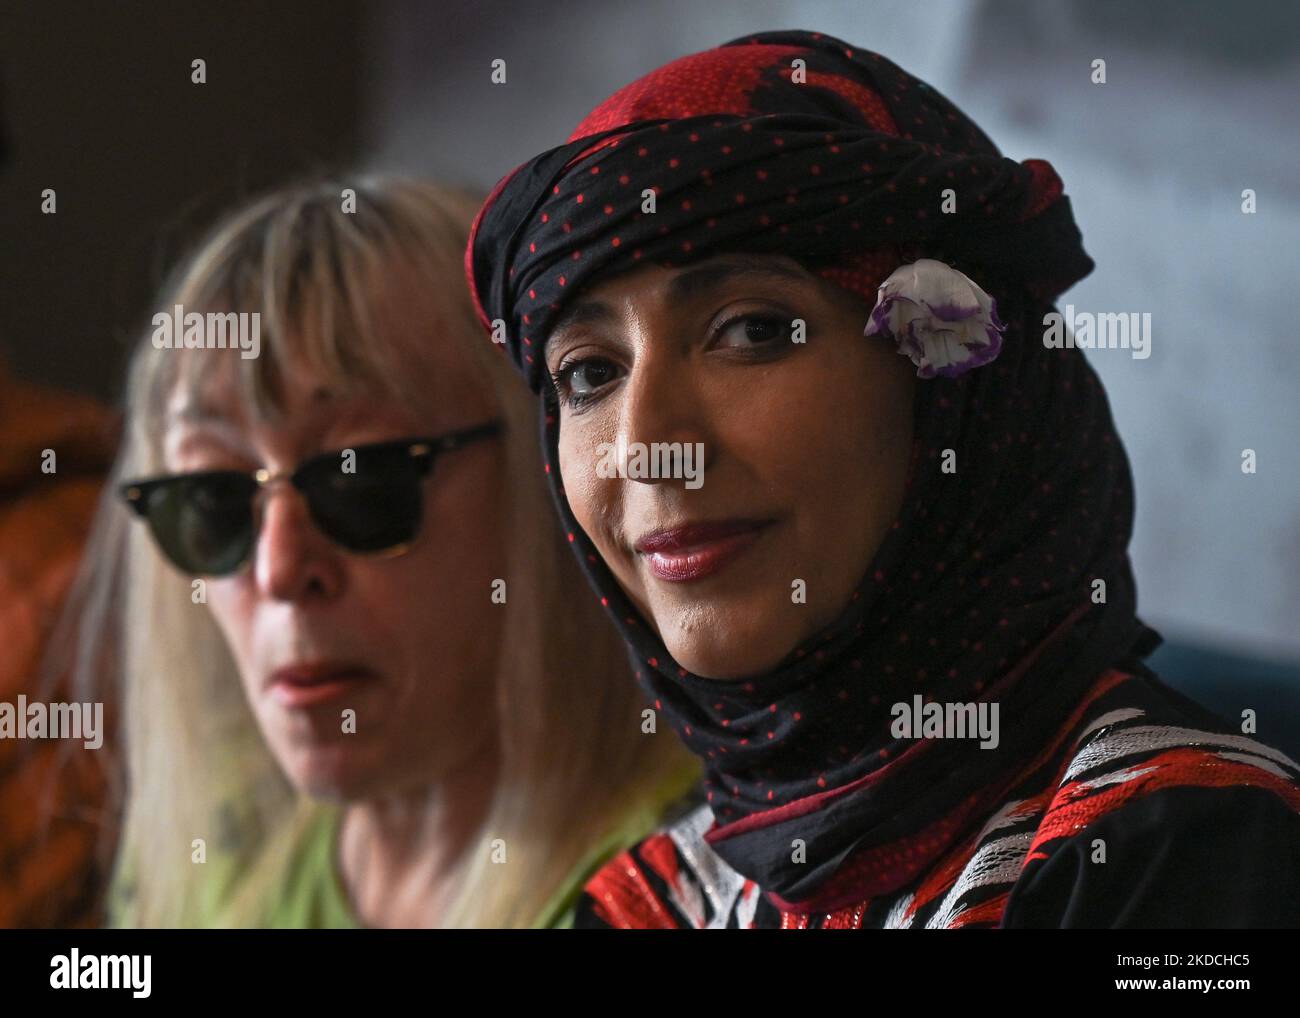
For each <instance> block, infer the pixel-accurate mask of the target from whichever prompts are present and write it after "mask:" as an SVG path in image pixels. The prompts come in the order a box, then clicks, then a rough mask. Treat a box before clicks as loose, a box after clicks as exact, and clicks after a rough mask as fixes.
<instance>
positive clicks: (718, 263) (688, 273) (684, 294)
mask: <svg viewBox="0 0 1300 1018" xmlns="http://www.w3.org/2000/svg"><path fill="white" fill-rule="evenodd" d="M746 277H753V278H765V279H771V278H773V277H776V278H779V279H784V280H789V281H792V282H797V283H807V282H808V278H809V277H808V274H807V273H806V272H804V271H803V269H801V268H798V267H795V266H789V265H785V264H783V263H782V262H779V261H772V260H771V259H769V258H762V257H754V256H747V255H724V256H720V257H718V258H711V259H709V260H708V261H707V262H704V263H702V264H701V265H698V266H696V267H694V268H688V269H683V270H682V271H681V272H679V273H678V274H677V275H676V276H674V277H673V278H672V279H670V280H669V281H668V301H669V303H671V304H680V303H684V302H685V301H688V300H692V299H694V298H695V297H698V296H699V295H700V294H702V293H707V292H708V291H709V290H711V289H713V288H715V287H718V286H721V285H722V284H723V283H728V282H734V281H735V280H737V279H742V278H746ZM614 317H615V315H614V310H613V309H612V308H611V307H610V306H609V305H608V304H605V303H602V302H601V301H581V302H579V303H577V304H572V305H570V306H569V307H568V308H566V309H565V310H564V311H563V312H562V313H561V314H560V316H559V318H557V319H556V320H555V324H554V325H552V326H551V331H550V335H549V336H548V337H547V341H546V345H547V346H550V343H551V340H552V339H554V338H555V337H556V336H558V335H559V334H560V333H561V332H563V331H564V330H565V329H567V328H572V327H573V326H577V325H588V324H598V323H600V322H605V321H608V320H609V319H611V318H614Z"/></svg>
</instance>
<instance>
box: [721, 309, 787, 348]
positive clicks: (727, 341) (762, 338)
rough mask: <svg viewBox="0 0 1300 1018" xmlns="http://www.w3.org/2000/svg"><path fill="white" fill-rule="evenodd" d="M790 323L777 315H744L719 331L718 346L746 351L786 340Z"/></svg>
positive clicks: (732, 320)
mask: <svg viewBox="0 0 1300 1018" xmlns="http://www.w3.org/2000/svg"><path fill="white" fill-rule="evenodd" d="M789 332H790V323H789V322H788V321H786V320H785V319H784V318H781V317H779V316H777V315H742V316H741V317H739V318H733V319H731V321H729V322H727V323H726V324H725V325H723V326H722V327H721V328H720V329H719V330H718V336H719V340H718V344H717V345H718V346H724V347H733V348H739V349H745V348H747V347H755V346H765V345H767V344H769V343H774V342H776V341H777V340H780V339H784V338H785V337H786V335H787V334H789Z"/></svg>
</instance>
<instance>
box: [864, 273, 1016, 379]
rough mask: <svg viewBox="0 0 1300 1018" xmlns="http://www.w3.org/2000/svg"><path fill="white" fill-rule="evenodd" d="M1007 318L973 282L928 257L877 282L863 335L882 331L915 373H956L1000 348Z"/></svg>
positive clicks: (950, 375)
mask: <svg viewBox="0 0 1300 1018" xmlns="http://www.w3.org/2000/svg"><path fill="white" fill-rule="evenodd" d="M1006 329H1007V327H1006V323H1004V322H1001V321H999V320H998V306H997V301H995V300H994V299H993V298H992V297H990V296H989V295H988V294H987V293H985V292H984V291H983V290H982V289H980V287H979V285H978V284H977V283H974V282H972V281H971V280H970V279H969V278H967V277H966V276H964V275H962V273H960V272H958V271H957V270H956V269H954V268H952V267H951V266H948V265H945V264H944V263H943V262H938V261H935V260H934V259H933V258H922V259H920V260H919V261H915V262H913V263H912V264H911V265H903V266H901V267H900V268H898V269H895V270H894V274H893V275H891V276H890V277H889V278H888V279H886V280H885V281H884V283H882V284H881V287H880V291H879V299H878V301H877V303H876V306H875V308H874V309H873V310H872V312H871V321H870V322H869V323H868V325H867V328H866V331H865V332H864V333H863V335H866V336H877V335H883V336H885V337H887V338H889V339H892V340H894V342H896V343H897V344H898V352H899V353H901V354H905V355H906V356H908V357H909V358H911V361H912V363H913V364H915V365H916V366H917V371H916V374H917V377H919V378H933V377H934V376H935V375H944V376H946V377H948V378H956V377H957V376H958V375H960V374H962V373H963V372H966V371H969V370H970V369H971V368H977V367H979V366H980V365H981V364H987V363H988V362H989V361H991V360H993V359H994V358H995V357H997V355H998V353H999V351H1001V349H1002V333H1004V332H1005V331H1006Z"/></svg>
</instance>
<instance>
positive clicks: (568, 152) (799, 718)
mask: <svg viewBox="0 0 1300 1018" xmlns="http://www.w3.org/2000/svg"><path fill="white" fill-rule="evenodd" d="M1092 266H1093V263H1092V261H1091V260H1090V259H1089V257H1088V255H1087V254H1086V253H1085V252H1084V250H1083V248H1082V246H1081V237H1080V234H1079V230H1078V228H1077V227H1076V225H1075V222H1074V219H1073V216H1072V214H1071V210H1070V203H1069V200H1068V199H1067V198H1066V197H1065V196H1064V194H1063V193H1062V183H1061V180H1060V178H1059V177H1058V176H1057V174H1056V172H1055V171H1054V170H1053V168H1052V167H1051V166H1050V165H1049V164H1048V163H1046V162H1044V161H1042V160H1027V161H1025V162H1023V163H1019V162H1015V161H1013V160H1011V159H1007V158H1004V157H1003V156H1002V155H1001V154H1000V152H999V151H998V149H997V148H996V147H995V146H994V144H993V143H992V142H991V141H990V140H989V139H988V137H986V136H985V135H984V133H983V132H982V131H981V130H980V129H979V128H978V127H977V126H976V125H975V124H974V123H972V122H971V121H970V120H969V119H968V118H967V117H965V116H964V115H963V114H962V113H961V111H960V110H958V109H957V108H956V107H955V106H954V105H953V104H952V103H950V102H949V101H947V100H946V99H944V98H943V97H942V96H940V95H938V94H937V93H936V92H935V91H934V90H933V89H932V88H930V87H929V86H927V85H926V84H925V83H924V82H921V81H919V80H917V79H916V78H914V77H912V76H910V75H908V74H907V73H906V72H904V71H902V70H901V69H900V68H898V67H897V66H895V65H894V64H892V63H891V62H889V61H888V60H886V59H884V58H883V57H881V56H879V55H877V54H874V53H871V52H868V51H864V50H861V49H857V48H855V47H852V46H850V45H848V44H846V43H844V42H842V41H840V40H838V39H834V38H830V37H827V36H825V35H819V34H816V33H809V32H797V31H792V32H769V33H763V34H759V35H753V36H748V37H745V38H742V39H737V40H735V41H733V42H731V43H728V44H726V45H724V46H720V47H718V48H716V49H712V50H708V51H705V52H702V53H697V54H694V55H691V56H687V57H683V58H681V59H679V60H676V61H673V62H672V63H669V64H667V65H666V66H664V67H661V68H659V69H658V70H656V71H654V72H652V73H650V74H649V75H647V76H645V77H643V78H641V79H639V80H638V81H635V82H633V83H632V84H630V85H628V86H626V87H625V88H623V89H620V90H619V91H618V92H616V93H615V94H614V95H613V96H611V97H610V98H609V99H608V100H606V101H605V102H604V103H602V104H601V105H600V106H599V107H597V108H596V109H595V110H594V111H593V112H592V113H591V114H590V115H588V116H587V117H586V118H585V119H584V120H583V121H582V123H581V124H579V126H578V127H577V129H576V130H575V131H574V132H573V134H572V135H571V137H570V139H569V140H568V142H567V143H566V144H564V145H561V146H559V147H557V148H555V149H552V150H549V151H547V152H544V153H542V154H541V155H539V156H537V157H536V158H534V159H532V160H530V161H529V162H528V163H526V164H524V165H523V166H521V167H519V168H518V169H516V170H515V171H514V172H513V173H511V174H509V175H508V176H507V177H506V178H504V179H503V180H502V181H501V182H500V183H499V184H498V185H497V187H496V188H495V189H494V190H493V192H492V193H491V195H490V196H489V198H488V201H487V202H486V204H485V205H484V207H483V209H482V210H481V211H480V213H479V216H478V219H477V220H476V223H475V227H474V230H473V233H472V234H471V240H470V245H469V248H468V250H467V253H466V271H467V275H468V277H469V280H470V285H471V289H472V291H473V293H474V296H475V300H476V304H477V306H478V310H479V315H480V318H481V320H482V322H483V324H484V325H485V327H487V328H489V329H491V330H492V333H493V338H494V339H495V340H498V341H501V347H502V348H503V349H505V350H506V351H507V352H508V353H509V355H510V357H511V358H512V359H513V361H514V363H515V364H516V365H517V366H518V368H519V369H520V370H521V371H522V372H523V373H524V376H525V377H526V378H527V380H528V381H529V384H530V385H531V386H532V388H533V390H534V391H535V392H537V393H539V394H540V395H541V396H542V397H543V398H542V400H541V402H540V414H541V430H542V440H543V445H544V450H545V456H546V465H545V470H546V473H547V476H548V478H549V480H550V483H551V486H552V491H553V493H554V495H555V501H556V505H557V508H558V510H559V513H560V516H561V518H562V521H563V524H564V528H565V530H566V532H567V537H568V541H569V543H570V545H571V546H572V547H573V549H574V550H575V552H576V553H577V554H578V557H579V560H580V562H581V563H582V565H583V567H584V570H585V572H586V574H587V576H588V578H589V580H590V581H591V583H592V585H593V586H594V588H595V590H596V596H597V598H598V599H599V602H600V604H601V605H602V606H603V607H604V608H605V609H606V610H607V611H608V612H609V614H610V615H611V617H612V618H613V619H614V621H615V623H616V624H617V625H618V626H619V629H620V631H621V633H622V635H623V638H624V640H625V642H626V643H627V645H628V648H629V650H630V654H631V656H632V661H633V665H634V668H635V672H636V676H637V679H638V681H639V683H640V685H641V687H642V689H643V690H644V692H645V694H646V696H647V697H648V698H649V699H650V700H651V701H652V702H653V705H654V709H655V711H656V712H657V714H660V715H662V716H664V717H665V718H666V719H668V720H669V721H670V723H671V725H672V727H673V729H674V730H675V731H676V733H677V734H678V735H679V736H680V738H681V739H682V740H683V741H684V743H685V744H686V746H687V747H688V748H689V749H691V750H692V751H693V752H694V753H695V754H697V755H698V756H699V757H700V758H701V759H702V761H703V763H704V766H705V774H706V780H705V785H704V788H705V789H706V799H707V801H706V802H705V803H704V804H702V805H701V806H700V807H699V808H698V809H696V810H695V811H694V812H691V813H689V814H688V815H687V816H685V817H684V818H683V819H682V820H680V821H679V822H677V823H675V824H673V825H671V826H670V827H668V828H666V829H664V830H661V831H659V832H657V833H656V834H654V835H652V836H650V837H649V838H647V839H645V840H644V841H642V842H640V843H639V844H638V845H637V846H636V847H635V848H634V849H633V850H631V851H629V852H625V853H622V854H621V855H620V856H619V857H618V858H617V859H615V860H614V861H613V862H611V863H610V864H609V865H607V866H606V867H605V868H604V869H603V870H602V871H601V872H600V874H598V875H597V877H596V878H595V879H593V880H592V881H591V882H590V883H589V884H588V886H587V895H586V897H585V899H584V906H583V909H582V911H581V920H580V921H581V922H583V923H585V924H591V925H607V926H620V927H635V926H663V927H704V926H713V927H719V926H722V927H726V926H732V927H734V926H741V927H749V926H758V927H766V926H783V927H795V928H806V927H959V926H984V927H995V926H1003V927H1015V926H1061V927H1067V926H1140V925H1150V926H1201V925H1216V926H1217V925H1225V926H1227V925H1232V926H1240V925H1294V924H1295V923H1297V922H1300V815H1298V814H1297V810H1300V788H1298V787H1297V782H1296V778H1297V773H1298V772H1297V766H1296V764H1295V762H1294V761H1292V760H1290V759H1288V758H1287V757H1286V756H1285V755H1283V754H1282V753H1280V752H1278V751H1277V750H1275V749H1273V748H1271V747H1269V746H1266V745H1264V744H1262V743H1260V742H1258V741H1256V740H1254V739H1252V738H1249V737H1246V736H1245V735H1243V734H1240V733H1236V732H1233V731H1232V730H1231V729H1230V728H1228V727H1226V726H1225V725H1224V724H1223V722H1221V721H1220V720H1218V719H1217V718H1215V717H1214V716H1212V715H1210V714H1208V713H1207V712H1205V711H1203V710H1201V709H1200V708H1199V707H1198V706H1196V705H1195V704H1193V703H1192V702H1190V701H1188V700H1186V699H1185V698H1183V697H1181V696H1180V695H1178V694H1177V693H1175V692H1174V691H1173V690H1171V689H1169V688H1168V687H1167V686H1165V685H1164V684H1162V683H1161V682H1160V681H1159V679H1158V678H1157V677H1156V676H1155V675H1154V674H1153V673H1152V672H1151V671H1150V669H1149V668H1147V667H1146V666H1145V665H1144V664H1143V660H1142V659H1143V658H1144V657H1145V656H1146V655H1148V654H1149V653H1150V652H1151V651H1152V650H1153V649H1154V648H1155V647H1156V646H1157V645H1158V644H1159V642H1160V637H1159V635H1158V634H1157V633H1155V632H1154V631H1153V630H1152V629H1150V628H1149V627H1148V626H1146V625H1145V624H1143V623H1142V622H1141V621H1140V620H1139V618H1138V617H1137V615H1136V591H1135V585H1134V581H1133V577H1132V573H1131V569H1130V564H1129V559H1128V554H1127V545H1128V541H1129V537H1130V533H1131V527H1132V516H1133V492H1132V482H1131V475H1130V471H1129V466H1128V461H1127V458H1126V456H1125V453H1124V450H1123V446H1122V444H1121V442H1120V439H1119V436H1118V434H1117V433H1116V430H1115V427H1114V424H1113V421H1112V419H1111V415H1110V411H1109V407H1108V405H1107V401H1106V398H1105V394H1104V392H1103V390H1102V387H1101V384H1100V382H1099V381H1098V379H1097V376H1096V375H1095V374H1094V372H1093V370H1092V369H1091V367H1090V366H1089V364H1088V362H1087V360H1086V359H1085V357H1084V355H1083V354H1082V352H1081V351H1080V350H1078V349H1076V348H1074V347H1073V346H1072V345H1063V344H1059V343H1054V344H1049V343H1046V342H1045V341H1044V332H1043V328H1044V325H1045V324H1046V322H1045V316H1046V315H1048V314H1050V313H1051V312H1052V311H1053V310H1054V307H1053V302H1054V301H1055V300H1056V298H1057V297H1058V296H1059V295H1060V294H1061V293H1062V292H1063V291H1064V290H1066V289H1067V288H1068V287H1069V286H1071V285H1072V284H1073V283H1075V282H1076V281H1077V280H1079V279H1080V278H1082V277H1083V276H1085V275H1086V274H1087V273H1088V272H1089V271H1090V270H1091V269H1092ZM900 355H901V356H900ZM656 452H658V453H659V454H660V455H659V456H658V458H657V457H656Z"/></svg>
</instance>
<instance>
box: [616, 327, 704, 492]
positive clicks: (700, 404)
mask: <svg viewBox="0 0 1300 1018" xmlns="http://www.w3.org/2000/svg"><path fill="white" fill-rule="evenodd" d="M621 410H622V412H621V414H620V419H619V436H618V437H619V439H620V441H619V443H618V445H619V450H618V451H619V459H620V463H619V466H620V468H623V471H624V472H623V473H622V476H624V477H627V478H629V479H631V480H638V481H641V482H643V483H646V484H655V483H659V482H661V481H663V480H665V479H666V478H665V476H664V475H665V472H666V473H667V477H668V478H672V479H684V480H685V481H686V482H687V487H692V488H696V487H699V486H700V484H701V483H702V480H703V471H704V466H705V463H706V462H708V463H712V462H713V461H714V460H715V459H716V457H717V450H716V449H715V448H713V446H714V442H713V437H714V436H713V432H712V429H711V427H710V423H709V411H710V407H709V406H708V403H707V401H706V400H704V399H703V398H702V393H701V392H700V390H699V387H698V385H697V384H696V380H695V379H694V377H693V374H692V370H691V366H690V365H689V363H688V362H686V360H685V359H681V360H680V361H679V360H678V359H677V358H674V357H672V356H671V355H669V354H667V353H662V354H661V353H658V352H656V353H651V354H648V355H646V356H644V357H642V358H640V359H639V360H638V362H637V363H636V364H635V365H634V366H633V368H632V370H631V372H630V374H629V376H628V378H627V380H626V382H625V383H624V398H623V402H622V408H621ZM637 456H641V457H642V458H643V459H642V462H643V463H657V464H658V465H659V466H660V467H665V468H667V469H666V470H663V469H661V470H659V471H646V470H644V469H642V470H633V469H631V467H632V466H633V464H634V463H635V458H636V457H637ZM647 473H649V474H650V475H651V476H646V475H647ZM655 473H658V476H653V475H654V474H655Z"/></svg>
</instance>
